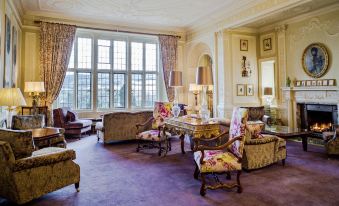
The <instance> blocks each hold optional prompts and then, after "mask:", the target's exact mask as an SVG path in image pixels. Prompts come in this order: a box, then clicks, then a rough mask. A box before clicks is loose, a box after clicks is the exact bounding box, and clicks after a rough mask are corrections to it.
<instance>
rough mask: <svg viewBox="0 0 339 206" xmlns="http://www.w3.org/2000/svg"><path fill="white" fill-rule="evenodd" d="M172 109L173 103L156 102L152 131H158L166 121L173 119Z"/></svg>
mask: <svg viewBox="0 0 339 206" xmlns="http://www.w3.org/2000/svg"><path fill="white" fill-rule="evenodd" d="M172 107H173V103H171V102H155V103H154V111H153V117H154V120H153V122H152V129H158V128H159V127H160V126H162V125H163V124H164V119H166V118H170V117H172V116H173V115H172Z"/></svg>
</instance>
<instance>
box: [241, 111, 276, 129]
mask: <svg viewBox="0 0 339 206" xmlns="http://www.w3.org/2000/svg"><path fill="white" fill-rule="evenodd" d="M242 108H245V109H247V110H248V121H258V120H259V121H262V122H264V123H265V124H268V125H270V124H272V118H271V117H270V116H268V115H265V107H264V106H257V107H242Z"/></svg>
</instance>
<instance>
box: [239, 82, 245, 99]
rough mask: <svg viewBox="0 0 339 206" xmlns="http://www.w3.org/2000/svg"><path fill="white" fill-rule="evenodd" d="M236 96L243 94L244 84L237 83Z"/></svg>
mask: <svg viewBox="0 0 339 206" xmlns="http://www.w3.org/2000/svg"><path fill="white" fill-rule="evenodd" d="M237 96H245V85H244V84H237Z"/></svg>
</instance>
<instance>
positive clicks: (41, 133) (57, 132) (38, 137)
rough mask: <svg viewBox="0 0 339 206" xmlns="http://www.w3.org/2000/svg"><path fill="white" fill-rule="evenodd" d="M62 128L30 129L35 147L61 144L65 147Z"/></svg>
mask: <svg viewBox="0 0 339 206" xmlns="http://www.w3.org/2000/svg"><path fill="white" fill-rule="evenodd" d="M63 132H64V130H63V129H60V128H54V127H46V128H38V129H32V137H33V141H34V144H35V146H36V147H37V149H41V148H44V147H51V146H57V145H62V147H66V142H65V138H64V135H63Z"/></svg>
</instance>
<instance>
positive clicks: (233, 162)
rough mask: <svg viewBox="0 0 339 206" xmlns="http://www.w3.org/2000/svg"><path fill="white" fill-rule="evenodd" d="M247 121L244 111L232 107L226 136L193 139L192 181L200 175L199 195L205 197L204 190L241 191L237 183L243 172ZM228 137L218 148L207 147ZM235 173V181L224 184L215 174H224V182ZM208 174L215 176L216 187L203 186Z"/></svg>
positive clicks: (246, 113) (223, 134)
mask: <svg viewBox="0 0 339 206" xmlns="http://www.w3.org/2000/svg"><path fill="white" fill-rule="evenodd" d="M247 118H248V112H247V109H244V108H234V110H233V114H232V119H231V124H230V130H229V133H228V132H227V131H226V132H224V133H222V134H221V135H219V136H217V137H215V138H211V139H203V138H197V139H194V140H195V148H194V151H195V152H194V160H195V163H196V168H195V171H194V178H195V179H198V176H199V174H200V175H201V182H202V183H201V188H200V195H201V196H204V195H205V194H206V190H207V189H211V190H215V189H219V188H227V189H231V188H234V187H237V188H238V193H241V192H242V186H241V184H240V175H241V170H242V155H243V148H244V141H245V140H244V138H245V132H246V130H245V124H246V121H247ZM227 134H229V139H228V141H227V142H226V143H224V144H222V145H220V146H207V145H206V144H207V143H209V142H211V141H218V140H219V139H220V138H222V137H223V136H225V135H227ZM233 171H235V172H237V182H236V183H230V184H225V183H222V182H221V181H220V180H219V178H218V176H217V174H224V173H225V174H227V179H230V178H231V172H233ZM208 174H212V175H214V179H215V180H216V184H214V185H206V179H205V176H206V175H208Z"/></svg>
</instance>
